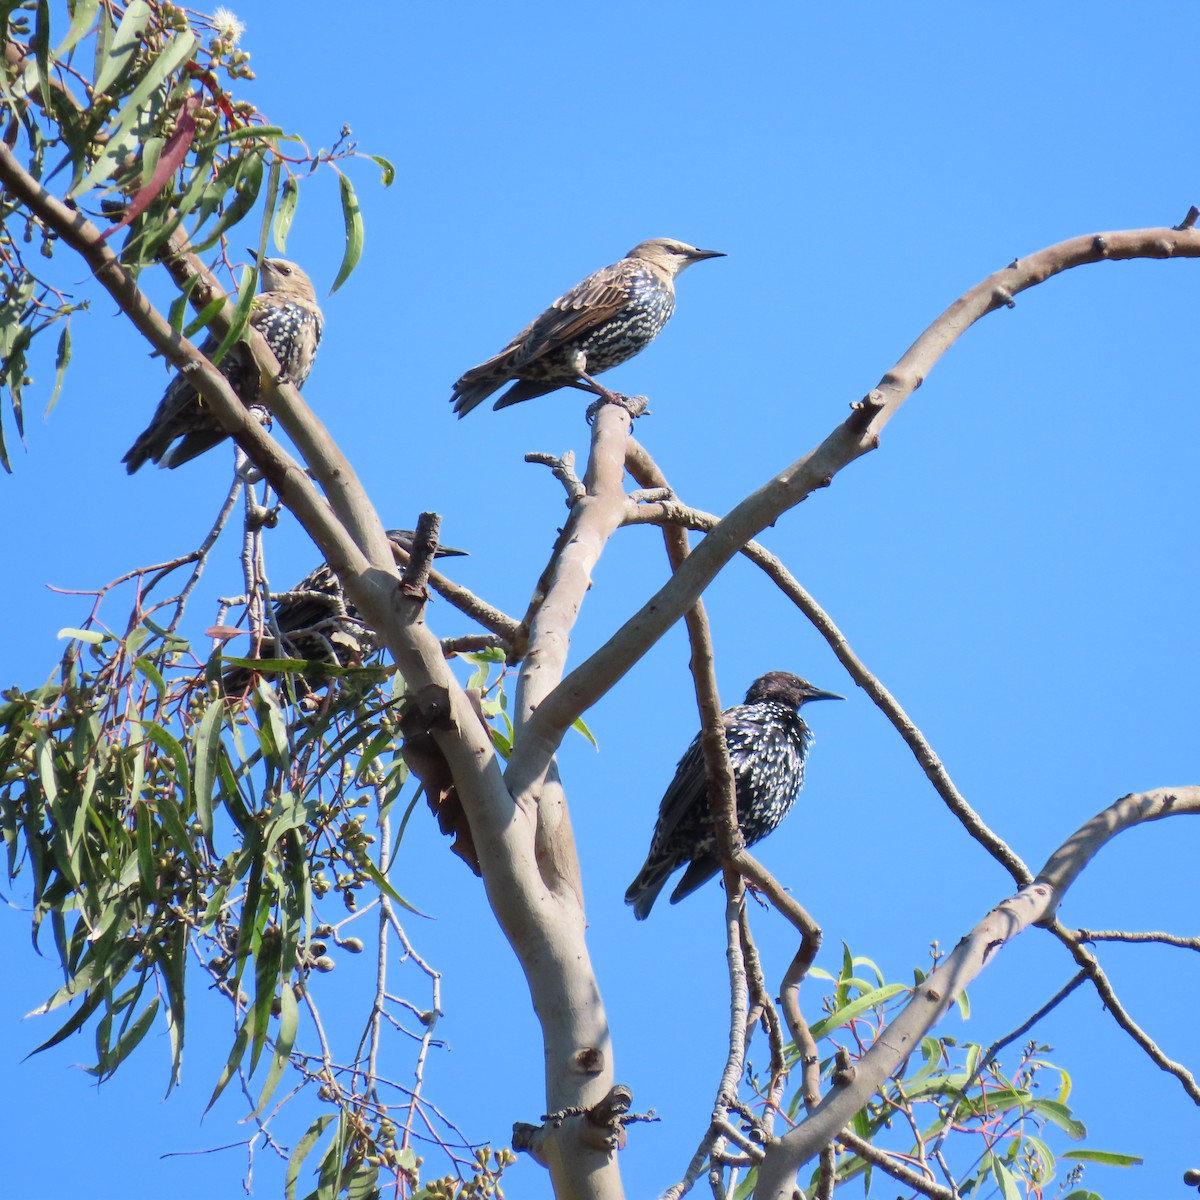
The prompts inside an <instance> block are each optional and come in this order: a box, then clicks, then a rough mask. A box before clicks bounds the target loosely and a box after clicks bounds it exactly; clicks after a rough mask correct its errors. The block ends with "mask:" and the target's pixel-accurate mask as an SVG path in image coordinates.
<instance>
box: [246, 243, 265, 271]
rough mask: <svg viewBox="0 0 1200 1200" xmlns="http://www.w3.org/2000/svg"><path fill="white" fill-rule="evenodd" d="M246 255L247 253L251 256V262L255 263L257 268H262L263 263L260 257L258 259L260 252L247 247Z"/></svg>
mask: <svg viewBox="0 0 1200 1200" xmlns="http://www.w3.org/2000/svg"><path fill="white" fill-rule="evenodd" d="M246 253H247V254H248V255H250V260H251V262H253V263H254V265H255V266H259V267H261V266H262V261H261V260H260V259H259V257H258V251H257V250H251V249H250V247H249V246H247V247H246Z"/></svg>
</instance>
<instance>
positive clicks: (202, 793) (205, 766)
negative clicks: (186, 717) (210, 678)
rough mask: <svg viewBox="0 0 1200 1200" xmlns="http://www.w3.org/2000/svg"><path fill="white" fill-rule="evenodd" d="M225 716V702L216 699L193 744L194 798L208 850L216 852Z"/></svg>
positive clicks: (201, 719)
mask: <svg viewBox="0 0 1200 1200" xmlns="http://www.w3.org/2000/svg"><path fill="white" fill-rule="evenodd" d="M224 713H225V702H224V701H223V700H213V701H211V702H210V703H209V706H208V708H206V709H205V710H204V715H203V716H202V717H201V718H200V723H199V725H198V726H197V727H196V735H195V741H194V743H193V752H194V761H195V764H196V770H195V774H194V776H193V796H194V798H195V803H196V820H197V821H198V822H199V823H200V828H201V830H202V832H203V834H204V840H205V841H206V842H207V843H208V848H209V849H210V850H211V849H212V836H213V810H212V796H213V785H214V783H215V781H216V776H217V759H218V757H219V756H220V754H221V718H222V716H223V715H224Z"/></svg>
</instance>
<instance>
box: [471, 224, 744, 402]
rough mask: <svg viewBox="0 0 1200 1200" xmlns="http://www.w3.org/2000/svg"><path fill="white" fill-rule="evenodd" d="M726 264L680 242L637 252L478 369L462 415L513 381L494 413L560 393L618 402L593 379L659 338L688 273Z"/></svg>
mask: <svg viewBox="0 0 1200 1200" xmlns="http://www.w3.org/2000/svg"><path fill="white" fill-rule="evenodd" d="M724 257H725V256H724V254H723V253H722V252H721V251H720V250H697V249H696V248H695V246H689V245H688V244H687V243H686V242H677V241H675V240H674V239H673V238H652V239H651V240H650V241H648V242H642V243H641V244H640V245H637V246H634V248H633V249H632V250H630V252H629V253H628V254H627V255H626V256H625V257H624V258H623V259H621V261H620V262H618V263H613V265H612V266H611V267H603V268H602V269H601V270H599V271H597V272H596V273H595V274H594V275H589V276H588V277H587V278H586V279H585V280H584V281H583V282H582V283H578V284H576V285H575V286H574V287H573V288H572V289H571V290H570V291H569V292H567V294H566V295H565V296H560V297H559V298H558V299H557V300H555V302H554V303H553V304H552V305H550V307H549V308H548V309H546V311H545V312H544V313H542V315H541V316H540V317H538V319H537V320H536V321H534V322H533V324H532V325H529V326H526V328H524V329H522V330H521V332H520V333H518V334H517V336H516V337H515V338H513V340H512V341H511V342H509V343H508V345H507V346H505V347H504V349H503V350H501V351H500V353H499V354H497V355H496V356H495V357H494V358H489V359H488V360H487V362H485V363H480V364H479V366H477V367H472V368H471V370H469V371H468V372H467V373H466V374H465V375H464V376H463V377H462V378H461V379H460V380H459V381H458V382H457V383H456V384H455V385H454V394H453V395H452V396H451V397H450V401H451V403H452V404H453V405H454V411H455V412H456V413H458V415H459V416H460V417H465V416H466V415H467V413H469V412H470V411H471V409H473V408H476V407H477V406H478V405H480V404H482V403H483V402H484V401H485V400H486V399H487V398H488V397H489V396H490V395H491V394H492V393H493V392H495V391H498V390H499V389H500V388H502V387H503V386H504V385H505V384H506V383H508V382H509V381H510V380H513V379H515V380H516V381H517V382H516V383H515V384H513V386H512V387H510V388H509V389H508V391H507V392H505V393H504V395H503V396H501V397H500V399H499V400H497V401H496V403H495V404H494V405H492V407H493V408H507V407H508V406H509V405H510V404H518V403H520V402H521V401H522V400H531V399H532V398H533V397H534V396H544V395H545V394H546V393H547V392H553V391H555V390H556V389H558V388H560V387H577V388H581V389H582V390H584V391H587V392H594V393H595V394H596V395H598V396H603V397H606V398H607V397H610V396H611V395H612V393H611V392H609V391H608V389H607V388H604V387H601V386H600V384H598V383H597V382H596V381H595V379H594V378H593V376H595V375H599V374H600V373H601V371H607V370H610V369H611V368H612V367H616V366H619V365H620V364H621V363H623V362H624V361H625V360H626V359H628V358H632V357H633V356H634V355H635V354H636V353H637V352H638V351H639V350H644V349H645V348H646V347H647V346H648V345H650V343H651V342H652V341H654V339H655V338H656V337H657V336H658V335H659V333H660V332H661V330H662V327H663V326H664V325H665V324H666V323H667V320H668V318H669V317H670V316H671V313H672V312H673V311H674V309H675V276H676V275H678V274H679V273H680V271H683V270H686V269H687V268H688V267H690V266H691V265H692V263H695V262H700V261H701V260H703V259H706V258H724Z"/></svg>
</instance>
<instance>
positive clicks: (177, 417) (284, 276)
mask: <svg viewBox="0 0 1200 1200" xmlns="http://www.w3.org/2000/svg"><path fill="white" fill-rule="evenodd" d="M259 269H260V271H261V273H262V286H263V291H262V292H261V293H260V294H259V295H258V296H256V297H255V298H254V308H253V310H252V311H251V313H250V324H251V325H253V326H254V328H255V329H257V330H258V331H259V333H261V334H262V335H263V337H265V338H266V339H267V345H269V346H270V347H271V352H272V353H273V354H274V355H275V357H276V358H277V359H278V360H279V367H280V370H281V371H282V372H283V375H284V376H285V377H286V378H288V379H290V380H291V381H292V383H294V384H295V385H296V386H297V387H302V386H303V384H304V381H305V380H306V379H307V378H308V373H309V371H311V370H312V365H313V360H314V359H315V358H316V356H317V346H318V345H320V342H321V329H322V326H323V324H324V317H323V316H322V315H321V310H320V308H319V307H318V306H317V298H316V293H315V292H314V291H313V285H312V282H311V281H310V280H309V278H308V276H307V275H305V273H304V272H303V271H302V270H300V268H299V267H298V266H296V264H295V263H290V262H286V261H285V260H284V259H282V258H264V259H263V260H262V262H261V263H259ZM218 345H219V342H218V341H217V339H216V338H215V337H213V336H212V335H211V334H210V335H209V336H208V337H207V338H205V339H204V344H203V345H202V346H201V347H200V353H201V354H204V355H210V354H212V353H213V352H214V351H215V350H216V348H217V346H218ZM220 370H221V374H222V375H224V376H225V378H226V379H228V380H229V384H230V387H232V388H233V390H234V391H235V392H236V393H237V395H238V397H239V399H240V400H241V401H242V403H243V404H246V405H250V404H253V403H254V402H255V401H256V400H257V399H258V395H259V391H260V390H261V387H262V381H261V379H260V377H259V372H258V368H257V367H256V366H255V365H254V360H253V358H252V356H251V354H250V348H249V346H247V345H246V344H245V343H244V342H239V343H238V344H237V345H235V346H232V347H230V349H229V352H228V353H227V354H226V355H225V357H224V358H223V359H222V360H221V365H220ZM227 436H228V435H227V434H226V432H225V430H223V429H222V428H221V426H220V423H219V422H218V421H217V420H216V418H215V417H213V415H212V412H211V411H210V410H209V409H208V408H207V406H206V405H205V403H204V401H203V400H202V399H201V398H200V396H199V394H198V393H197V392H196V389H195V388H194V387H192V385H191V384H190V383H188V381H187V380H186V379H185V378H184V377H183V375H176V376H175V378H174V379H172V380H171V382H170V384H169V385H168V387H167V390H166V393H165V394H164V396H163V398H162V399H161V400H160V401H159V402H158V408H156V409H155V410H154V416H153V418H152V419H151V421H150V424H149V425H148V426H147V427H146V429H145V431H144V432H143V433H142V434H141V436H140V437H139V438H138V440H137V441H136V442H134V443H133V445H132V446H131V447H130V449H129V453H128V454H126V455H125V457H124V458H123V459H122V460H121V461H122V462H124V463H125V469H126V470H127V471H128V472H129V474H130V475H132V474H133V473H134V471H136V470H137V469H138V468H139V467H141V466H142V465H143V464H144V463H146V462H147V461H148V460H149V461H153V462H156V463H161V464H162V465H163V466H164V467H177V466H179V465H180V463H185V462H189V461H190V460H191V459H193V458H195V457H196V456H197V455H198V454H203V453H204V452H205V451H206V450H211V449H212V447H213V446H215V445H217V444H218V443H219V442H223V441H224V440H225V438H226V437H227ZM176 438H182V441H180V443H179V445H177V446H176V447H175V449H174V450H171V449H170V447H171V443H172V442H174V441H175V439H176ZM168 451H170V453H168Z"/></svg>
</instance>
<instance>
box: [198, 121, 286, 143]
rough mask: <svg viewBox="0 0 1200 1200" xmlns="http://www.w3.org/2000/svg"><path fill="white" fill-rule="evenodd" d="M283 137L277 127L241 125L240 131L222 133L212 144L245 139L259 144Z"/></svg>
mask: <svg viewBox="0 0 1200 1200" xmlns="http://www.w3.org/2000/svg"><path fill="white" fill-rule="evenodd" d="M277 137H283V130H282V129H281V128H280V127H279V126H278V125H243V126H242V128H241V129H233V130H230V132H229V133H223V134H221V136H220V137H219V138H217V139H216V140H215V141H214V142H213V143H212V144H213V145H214V146H220V145H224V144H227V143H230V142H244V141H246V139H247V138H257V139H258V140H259V141H261V142H269V141H270V140H271V139H272V138H277Z"/></svg>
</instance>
